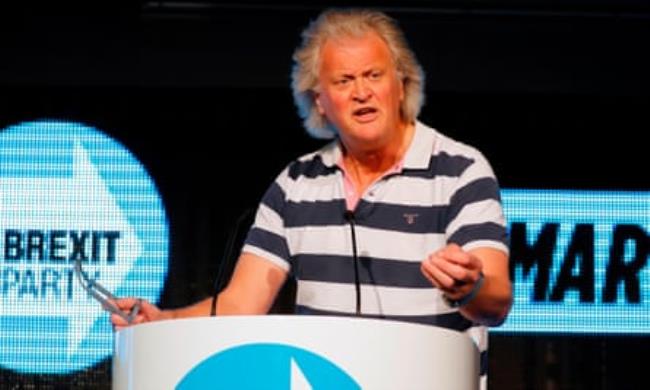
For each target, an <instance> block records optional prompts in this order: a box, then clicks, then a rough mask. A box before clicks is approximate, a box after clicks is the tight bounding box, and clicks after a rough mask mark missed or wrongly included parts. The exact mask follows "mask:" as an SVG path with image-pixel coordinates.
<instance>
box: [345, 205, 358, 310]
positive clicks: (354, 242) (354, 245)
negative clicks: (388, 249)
mask: <svg viewBox="0 0 650 390" xmlns="http://www.w3.org/2000/svg"><path fill="white" fill-rule="evenodd" d="M343 217H344V218H345V220H346V221H347V222H348V223H349V224H350V234H351V236H352V261H353V263H354V288H355V292H356V315H358V316H359V315H361V283H360V282H359V256H357V237H356V234H355V229H354V223H355V217H354V212H353V211H352V210H346V211H345V213H344V214H343Z"/></svg>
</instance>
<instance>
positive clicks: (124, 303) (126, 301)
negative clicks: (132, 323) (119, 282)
mask: <svg viewBox="0 0 650 390" xmlns="http://www.w3.org/2000/svg"><path fill="white" fill-rule="evenodd" d="M113 302H114V303H115V305H116V306H117V307H119V308H120V309H122V310H131V308H132V307H133V305H135V304H136V302H138V298H133V297H129V298H120V299H116V300H115V301H113Z"/></svg>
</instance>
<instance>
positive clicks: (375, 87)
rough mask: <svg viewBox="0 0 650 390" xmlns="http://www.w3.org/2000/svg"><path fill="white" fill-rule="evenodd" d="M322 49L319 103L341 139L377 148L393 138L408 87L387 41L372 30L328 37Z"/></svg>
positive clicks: (349, 144) (358, 146)
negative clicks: (398, 70)
mask: <svg viewBox="0 0 650 390" xmlns="http://www.w3.org/2000/svg"><path fill="white" fill-rule="evenodd" d="M321 50H322V51H321V64H320V69H319V90H318V92H317V93H316V106H317V107H318V110H319V112H320V113H321V115H325V116H326V117H327V119H328V121H329V122H330V123H331V124H332V125H333V126H334V127H336V129H337V130H338V133H339V136H340V137H341V140H342V141H343V143H344V144H345V145H346V146H347V147H349V148H353V149H356V150H373V149H378V148H381V147H384V146H386V145H388V144H389V143H390V142H392V141H394V137H395V135H396V134H397V131H398V128H399V126H400V125H402V124H403V123H402V121H401V119H400V104H401V102H402V99H404V88H403V84H402V82H401V80H400V79H399V77H398V75H397V69H396V67H395V64H394V63H393V60H392V57H391V54H390V50H389V49H388V46H387V45H386V43H385V42H384V41H383V40H382V39H381V38H380V37H379V36H378V35H377V34H376V33H374V32H370V33H368V34H365V35H364V36H362V37H359V38H357V37H346V38H340V39H329V40H327V41H326V42H325V44H324V45H323V48H322V49H321Z"/></svg>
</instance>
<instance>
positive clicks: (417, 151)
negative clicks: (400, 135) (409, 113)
mask: <svg viewBox="0 0 650 390" xmlns="http://www.w3.org/2000/svg"><path fill="white" fill-rule="evenodd" d="M435 140H436V131H435V130H434V129H432V128H430V127H428V126H427V125H425V124H423V123H422V122H420V121H416V122H415V133H414V134H413V139H412V140H411V145H409V147H408V149H407V151H406V155H404V159H403V161H404V164H403V165H402V168H408V169H427V168H428V167H429V163H430V162H431V153H432V151H433V146H434V143H435ZM316 154H317V155H319V156H320V157H321V160H322V161H323V164H324V165H325V166H327V167H330V168H334V167H336V165H337V162H338V161H340V160H341V158H342V157H343V150H342V149H341V144H340V142H339V140H338V139H335V140H334V141H332V142H330V143H329V144H327V145H325V146H324V147H323V148H321V149H320V150H319V151H318V152H316Z"/></svg>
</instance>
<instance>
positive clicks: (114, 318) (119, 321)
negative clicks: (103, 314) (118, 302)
mask: <svg viewBox="0 0 650 390" xmlns="http://www.w3.org/2000/svg"><path fill="white" fill-rule="evenodd" d="M111 322H112V323H113V325H114V326H116V327H117V326H126V325H128V323H127V322H126V320H124V318H122V317H121V316H119V315H117V314H111Z"/></svg>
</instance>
